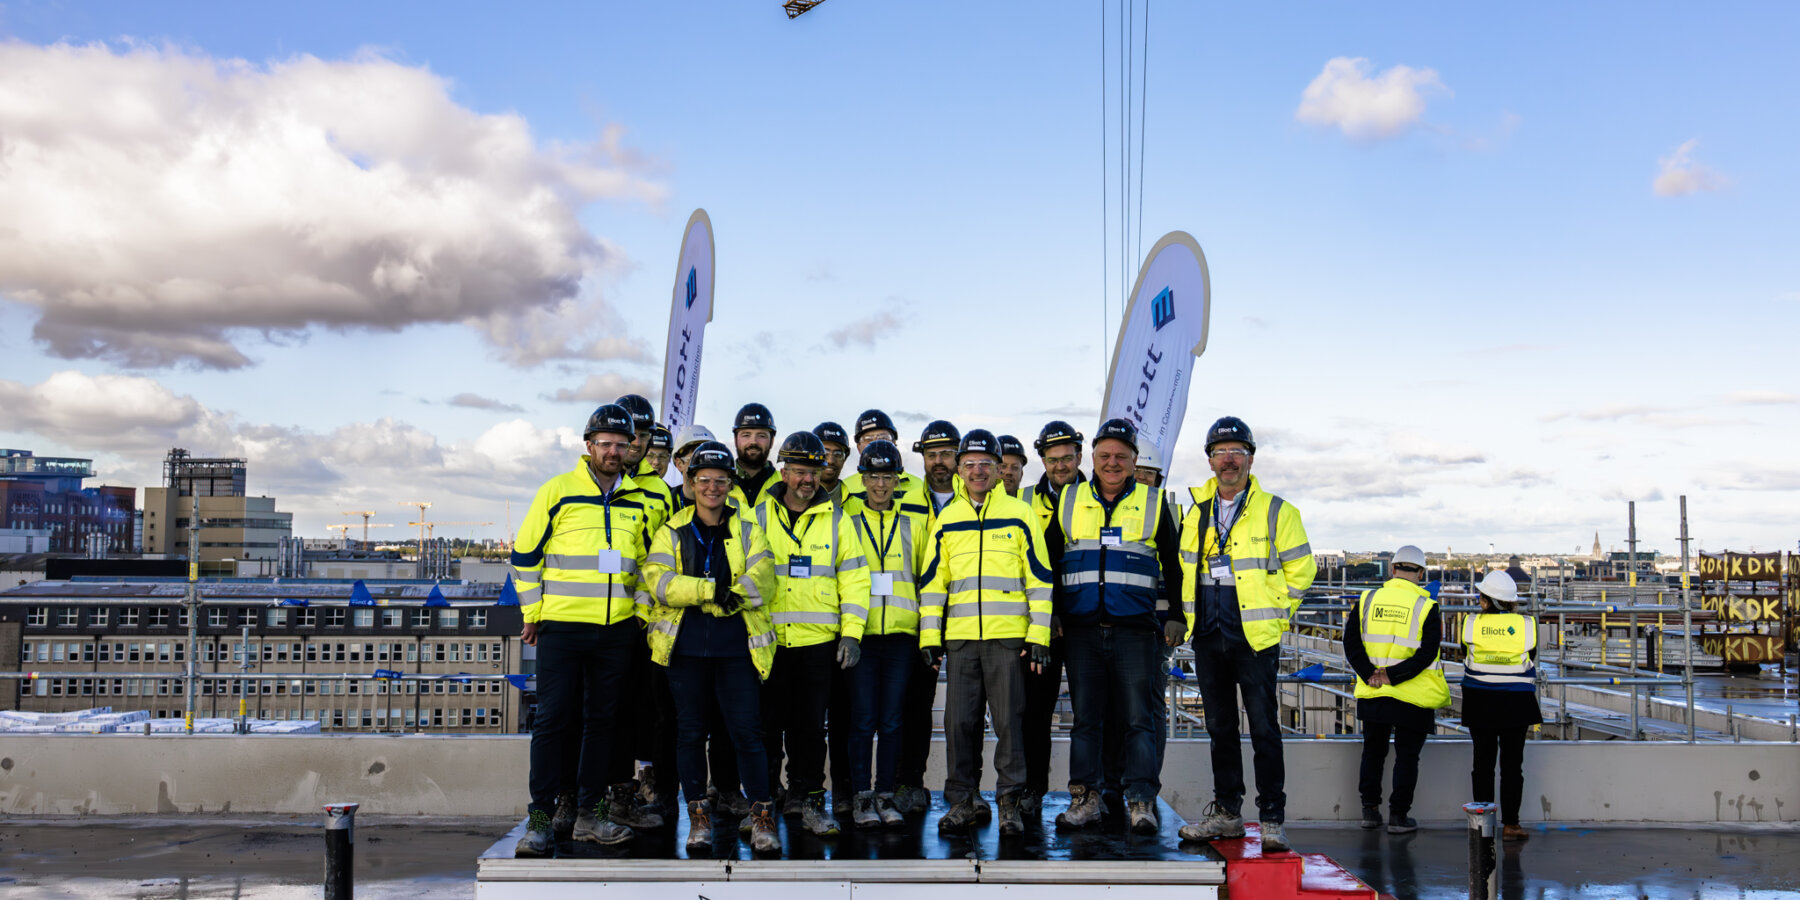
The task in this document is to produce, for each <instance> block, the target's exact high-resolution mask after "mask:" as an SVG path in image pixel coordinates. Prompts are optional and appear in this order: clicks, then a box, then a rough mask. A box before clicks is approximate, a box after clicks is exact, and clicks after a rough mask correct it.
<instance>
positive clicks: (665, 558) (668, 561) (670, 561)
mask: <svg viewBox="0 0 1800 900" xmlns="http://www.w3.org/2000/svg"><path fill="white" fill-rule="evenodd" d="M653 564H654V565H658V566H668V567H669V568H671V569H673V568H675V557H674V556H673V555H672V554H668V553H652V554H650V555H649V556H646V557H644V565H653Z"/></svg>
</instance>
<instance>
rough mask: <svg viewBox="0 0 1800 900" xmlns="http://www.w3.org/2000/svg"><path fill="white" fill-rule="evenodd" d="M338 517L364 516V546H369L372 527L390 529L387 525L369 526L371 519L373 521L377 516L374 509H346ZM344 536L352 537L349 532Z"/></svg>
mask: <svg viewBox="0 0 1800 900" xmlns="http://www.w3.org/2000/svg"><path fill="white" fill-rule="evenodd" d="M338 515H341V516H362V519H363V543H364V544H367V543H369V529H370V528H371V527H374V528H386V527H388V526H386V525H375V526H371V525H370V524H369V520H370V519H372V518H374V517H375V515H376V512H375V510H372V509H346V510H344V511H342V512H340V513H338ZM344 536H345V537H349V536H350V535H349V533H348V532H346V533H345V534H344Z"/></svg>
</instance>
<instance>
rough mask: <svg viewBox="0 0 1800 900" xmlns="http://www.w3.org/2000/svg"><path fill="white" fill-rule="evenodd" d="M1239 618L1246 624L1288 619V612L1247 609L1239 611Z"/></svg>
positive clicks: (1283, 610) (1271, 609) (1282, 610)
mask: <svg viewBox="0 0 1800 900" xmlns="http://www.w3.org/2000/svg"><path fill="white" fill-rule="evenodd" d="M1238 618H1239V619H1240V620H1242V621H1245V622H1261V621H1264V620H1267V619H1285V618H1287V610H1285V609H1275V608H1270V609H1245V610H1239V611H1238Z"/></svg>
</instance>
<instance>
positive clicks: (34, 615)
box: [25, 606, 50, 628]
mask: <svg viewBox="0 0 1800 900" xmlns="http://www.w3.org/2000/svg"><path fill="white" fill-rule="evenodd" d="M25 624H26V625H35V626H37V627H39V628H42V627H44V626H46V625H49V624H50V607H48V606H33V607H31V608H29V609H27V610H26V611H25Z"/></svg>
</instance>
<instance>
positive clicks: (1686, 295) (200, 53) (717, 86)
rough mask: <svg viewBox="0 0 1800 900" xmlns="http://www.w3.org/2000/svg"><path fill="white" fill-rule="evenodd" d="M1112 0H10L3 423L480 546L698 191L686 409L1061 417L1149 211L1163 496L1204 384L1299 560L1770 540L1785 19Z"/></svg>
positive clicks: (641, 385) (623, 325) (134, 463)
mask: <svg viewBox="0 0 1800 900" xmlns="http://www.w3.org/2000/svg"><path fill="white" fill-rule="evenodd" d="M1120 3H1121V0H1109V2H1099V0H1095V2H1081V3H1075V2H1032V3H1024V2H1019V3H984V4H969V3H957V2H947V0H944V2H939V0H909V2H906V3H882V2H871V0H826V2H825V3H823V4H822V5H820V6H818V7H817V8H815V9H814V10H813V11H811V12H809V13H807V14H805V15H804V16H801V17H800V18H798V19H795V20H792V21H790V20H789V19H788V18H787V16H786V15H785V14H784V12H783V11H782V9H781V4H780V3H779V2H778V0H719V2H711V3H699V2H679V0H670V2H662V3H636V4H625V3H605V4H566V5H557V4H529V3H522V4H512V5H508V6H506V7H505V8H500V7H495V6H492V5H486V4H454V3H432V4H424V3H412V4H408V3H392V4H373V5H371V4H347V3H345V4H332V3H320V4H306V5H304V6H294V5H287V6H280V5H269V4H261V5H252V6H244V5H242V4H213V3H183V4H144V3H83V4H67V3H39V2H14V0H7V2H5V3H4V4H3V5H0V446H5V447H15V448H23V449H30V450H33V451H35V452H37V453H39V454H41V455H69V456H79V457H88V458H92V459H94V460H95V466H96V469H97V470H98V477H97V478H96V479H95V481H94V482H92V483H109V484H126V485H136V486H153V485H155V484H156V483H157V478H158V477H159V466H160V462H161V459H162V457H163V455H164V454H165V453H166V452H167V450H168V449H169V448H170V447H177V446H179V447H184V448H186V449H188V450H190V451H191V452H192V453H194V454H195V455H199V456H243V457H246V458H247V459H248V460H249V467H250V469H249V483H250V489H251V491H252V493H257V494H267V495H272V496H275V497H277V498H278V499H279V507H280V508H281V509H285V510H290V511H292V512H293V513H294V514H295V527H296V532H297V533H299V534H301V535H304V536H309V537H325V536H327V535H328V534H329V532H327V530H326V528H325V526H326V525H329V524H335V523H343V522H352V521H354V522H360V521H361V519H360V517H353V518H347V517H345V516H343V515H341V512H342V511H343V510H362V509H372V510H379V511H380V514H379V515H378V516H377V517H376V521H377V522H391V523H394V524H395V525H396V526H399V527H397V528H395V529H394V530H393V531H390V532H387V533H388V534H395V533H396V532H405V531H408V529H406V528H405V527H404V524H405V523H407V522H409V521H412V519H411V518H410V516H411V514H412V512H413V511H412V510H411V509H410V508H408V507H405V506H401V505H399V503H400V501H407V500H424V501H430V502H431V503H433V507H432V509H431V510H430V513H429V515H430V517H431V519H432V520H433V521H443V522H455V521H461V522H492V523H494V524H493V525H490V526H473V525H471V526H454V527H451V526H446V527H445V528H442V529H439V530H438V531H437V534H438V535H439V536H446V537H500V536H503V534H504V533H505V531H506V529H507V523H508V522H512V523H516V522H517V521H518V519H519V518H520V517H521V516H522V514H523V510H524V507H525V505H526V504H528V503H529V501H530V499H531V497H532V495H533V493H534V491H535V489H536V487H537V485H538V484H540V483H542V482H543V481H544V480H545V479H546V478H548V477H550V476H551V475H553V474H555V473H556V472H558V471H563V470H566V469H568V468H569V467H571V466H572V465H574V464H575V463H576V461H577V458H578V455H579V452H580V438H579V430H580V428H581V425H582V423H583V422H584V421H585V420H586V417H587V415H588V413H589V412H591V411H592V409H593V407H594V406H595V405H597V404H598V403H602V402H607V401H610V400H612V399H614V398H616V397H617V396H618V395H619V394H620V393H623V392H626V391H636V392H640V393H644V394H646V395H648V396H650V397H651V398H652V400H655V399H657V396H656V395H657V392H658V386H659V385H660V382H661V372H662V360H661V354H662V347H663V343H664V337H665V336H664V332H665V329H666V327H667V321H668V303H669V298H670V288H671V281H672V278H673V275H674V268H675V261H676V260H675V258H676V254H677V250H678V247H679V242H680V236H681V235H680V231H681V228H682V225H683V224H684V223H685V222H686V221H687V219H688V216H689V215H690V213H692V211H693V210H694V209H696V208H704V209H705V210H706V211H707V212H708V214H709V216H710V217H711V220H712V222H713V226H714V229H715V233H716V243H717V253H718V258H717V260H718V261H717V289H716V295H715V315H714V319H713V322H712V324H711V326H710V328H709V330H708V332H707V338H706V356H705V360H706V369H705V383H704V384H703V386H702V389H701V394H700V397H699V406H698V410H699V415H698V418H699V421H700V422H701V423H702V424H706V425H708V426H709V427H711V428H712V429H713V430H714V431H715V432H720V433H723V432H724V431H725V430H727V429H728V428H729V426H730V421H731V416H732V413H733V412H734V411H735V410H736V409H737V407H738V406H739V405H741V404H742V403H744V402H747V401H751V400H756V401H760V402H763V403H766V404H767V405H768V406H770V407H771V408H772V409H773V411H774V414H775V417H776V421H777V424H778V425H779V426H780V427H781V430H782V431H783V432H786V431H790V430H798V429H804V428H810V427H811V426H813V425H815V424H817V423H818V422H820V421H823V420H827V419H830V420H835V421H837V422H840V423H844V424H850V423H852V422H853V421H854V419H855V417H856V416H857V414H858V413H859V412H861V411H862V410H863V409H866V408H869V407H879V408H883V409H885V410H887V411H888V412H890V413H892V414H893V415H894V416H895V418H896V419H897V420H899V424H900V427H901V429H902V430H903V431H904V432H906V434H904V435H903V439H902V443H903V444H907V445H910V443H911V441H912V440H914V439H915V438H916V436H917V431H918V430H919V429H921V428H922V427H923V425H924V424H925V422H926V421H927V420H928V419H934V418H945V419H949V420H951V421H952V422H954V423H956V424H957V425H959V426H960V427H962V428H963V429H965V430H966V429H969V428H973V427H986V428H990V429H993V430H995V431H996V432H1001V433H1007V432H1010V433H1013V434H1016V435H1018V436H1020V437H1022V438H1024V439H1025V440H1026V442H1027V443H1028V444H1029V442H1030V440H1031V438H1032V437H1033V436H1035V435H1036V433H1037V431H1038V429H1039V428H1040V427H1041V426H1042V425H1043V424H1044V423H1045V422H1046V421H1048V420H1050V419H1052V418H1057V419H1066V420H1068V421H1070V422H1072V423H1074V424H1075V425H1076V427H1077V428H1079V429H1081V430H1083V431H1087V432H1088V433H1090V434H1091V433H1092V429H1093V428H1094V427H1095V426H1096V425H1097V424H1098V422H1097V417H1098V413H1099V407H1100V404H1101V393H1102V391H1103V388H1104V384H1105V377H1106V365H1107V361H1106V354H1107V353H1109V352H1110V349H1111V347H1112V344H1113V338H1114V332H1115V331H1116V329H1117V327H1118V316H1119V309H1120V298H1121V294H1122V293H1123V291H1124V286H1123V285H1122V284H1121V281H1122V280H1128V279H1129V276H1130V275H1131V274H1134V273H1135V272H1136V269H1137V266H1138V264H1139V262H1141V259H1139V258H1138V257H1137V256H1136V255H1135V253H1134V251H1137V252H1141V251H1144V250H1147V249H1148V248H1149V247H1150V246H1151V245H1152V244H1154V243H1155V241H1156V238H1157V237H1159V236H1161V235H1163V234H1165V233H1167V232H1169V231H1174V230H1182V231H1186V232H1188V233H1189V234H1191V235H1193V236H1194V237H1195V238H1196V239H1197V240H1198V242H1199V243H1200V245H1201V246H1202V247H1203V248H1204V251H1205V253H1206V256H1207V262H1208V266H1209V270H1210V274H1211V285H1212V291H1213V297H1212V307H1211V311H1210V315H1211V333H1210V338H1209V343H1208V347H1207V350H1206V352H1205V354H1204V355H1203V356H1202V357H1201V358H1200V359H1199V360H1198V361H1197V363H1196V366H1195V374H1194V386H1193V390H1192V393H1191V396H1190V399H1189V405H1188V409H1187V417H1186V427H1185V429H1184V432H1183V441H1182V444H1181V446H1179V447H1178V448H1176V451H1175V454H1174V461H1173V463H1172V468H1171V472H1170V483H1171V485H1173V486H1188V485H1196V484H1199V483H1202V482H1203V481H1204V480H1205V479H1206V477H1207V475H1208V473H1207V472H1206V470H1205V460H1204V455H1203V453H1202V450H1201V447H1200V436H1201V435H1202V434H1203V433H1204V429H1205V427H1206V425H1207V424H1208V423H1210V422H1211V421H1212V420H1213V419H1215V418H1217V417H1219V416H1221V415H1227V414H1230V415H1236V416H1240V417H1242V418H1244V419H1245V420H1246V421H1248V422H1249V424H1250V425H1251V427H1252V429H1253V430H1254V431H1255V433H1256V436H1257V439H1258V455H1257V459H1256V462H1255V472H1256V474H1257V475H1258V476H1259V478H1260V480H1261V482H1262V483H1263V485H1264V487H1265V488H1266V489H1268V490H1270V491H1273V492H1275V493H1277V494H1280V495H1281V496H1283V497H1284V498H1285V499H1286V500H1287V501H1288V502H1289V503H1291V504H1293V505H1295V506H1296V507H1297V508H1298V509H1299V510H1301V512H1302V514H1303V516H1304V519H1305V522H1306V525H1307V528H1308V531H1309V534H1310V537H1311V542H1312V544H1313V546H1314V547H1316V548H1333V549H1336V548H1343V549H1349V550H1378V549H1391V548H1393V547H1395V546H1397V545H1399V544H1403V543H1413V544H1418V545H1420V546H1423V547H1425V548H1427V549H1429V550H1432V551H1434V552H1438V551H1444V550H1451V551H1458V550H1460V551H1485V550H1486V549H1487V547H1488V545H1490V544H1492V545H1494V546H1495V547H1496V548H1497V549H1499V550H1502V551H1505V550H1516V551H1521V552H1534V553H1555V554H1570V553H1575V552H1577V551H1579V552H1586V550H1587V549H1588V548H1589V547H1590V546H1591V544H1592V543H1593V541H1594V537H1595V535H1596V533H1597V534H1598V535H1599V539H1600V541H1601V542H1602V544H1604V545H1606V546H1608V547H1618V548H1620V549H1623V547H1624V542H1625V539H1626V504H1627V502H1628V501H1637V517H1638V528H1639V534H1640V537H1641V538H1642V539H1643V540H1644V541H1645V544H1644V545H1643V546H1644V547H1645V548H1646V549H1655V550H1659V551H1662V552H1665V553H1676V552H1679V546H1678V545H1677V542H1676V540H1675V539H1676V537H1677V535H1678V528H1679V519H1678V516H1679V512H1678V500H1679V498H1680V497H1682V496H1686V497H1687V500H1688V511H1689V516H1690V522H1691V529H1692V534H1693V536H1694V537H1695V538H1696V540H1697V542H1698V543H1697V545H1696V548H1697V549H1705V550H1709V551H1710V550H1722V549H1727V548H1729V549H1737V550H1748V549H1761V550H1769V549H1793V548H1795V546H1796V543H1795V542H1796V540H1800V454H1796V453H1794V452H1793V449H1792V448H1793V447H1794V446H1795V444H1796V441H1797V440H1800V369H1797V367H1796V365H1795V363H1794V362H1793V361H1792V353H1791V351H1790V349H1789V348H1790V347H1791V346H1792V344H1793V341H1794V336H1795V335H1796V334H1800V253H1797V252H1796V251H1795V248H1796V247H1800V216H1796V214H1795V213H1796V210H1800V179H1797V178H1796V166H1795V163H1794V160H1795V158H1796V152H1795V148H1796V147H1797V146H1800V116H1795V115H1793V111H1794V110H1795V109H1796V108H1797V107H1800V74H1797V73H1796V72H1795V70H1794V67H1793V65H1792V48H1793V47H1794V46H1800V9H1797V8H1795V7H1793V6H1791V5H1788V4H1772V3H1770V4H1734V3H1726V4H1719V5H1714V6H1709V7H1707V8H1706V9H1705V10H1696V9H1695V8H1693V7H1692V6H1691V5H1678V4H1670V3H1591V4H1577V5H1573V6H1568V5H1551V4H1540V5H1525V6H1519V5H1516V4H1515V5H1510V6H1504V7H1503V6H1499V5H1487V6H1476V5H1462V6H1456V7H1451V8H1446V7H1443V6H1441V5H1434V4H1419V3H1404V4H1384V5H1381V6H1379V7H1366V6H1354V5H1342V4H1332V5H1326V4H1318V5H1304V6H1291V5H1289V6H1270V5H1267V4H1248V5H1242V4H1240V5H1236V6H1228V5H1223V4H1177V3H1147V2H1144V0H1138V2H1136V3H1129V4H1127V5H1126V6H1124V7H1121V5H1120ZM1146 16H1147V25H1146V19H1145V17H1146ZM1122 20H1123V21H1122ZM1103 28H1104V33H1103ZM1122 33H1130V34H1132V35H1134V36H1135V38H1136V39H1137V41H1138V42H1137V43H1135V44H1133V49H1132V50H1131V51H1130V59H1129V63H1128V64H1125V69H1126V70H1127V71H1130V72H1132V73H1133V75H1132V78H1131V79H1130V81H1131V85H1132V87H1131V95H1130V103H1131V105H1132V108H1133V109H1134V112H1133V116H1132V119H1133V121H1132V123H1131V124H1130V127H1129V128H1128V129H1127V132H1128V133H1129V134H1131V135H1132V137H1131V139H1130V140H1129V142H1128V143H1129V156H1130V158H1131V161H1132V162H1131V165H1132V169H1133V172H1132V174H1131V176H1130V177H1129V179H1128V180H1126V181H1125V182H1124V184H1125V185H1127V193H1128V194H1129V195H1130V197H1131V202H1132V204H1133V209H1132V211H1131V213H1130V215H1129V220H1128V222H1127V223H1126V224H1123V225H1122V223H1121V221H1120V219H1121V213H1120V198H1119V194H1120V185H1121V181H1120V179H1121V174H1122V173H1121V167H1120V151H1121V127H1120V122H1119V119H1118V112H1119V109H1120V107H1121V106H1122V105H1123V104H1122V103H1121V97H1120V95H1119V90H1120V85H1121V80H1122V79H1121V74H1120V73H1121V65H1122V63H1121V60H1120V59H1119V56H1120V54H1121V46H1120V35H1121V34H1122ZM1103 53H1104V54H1105V55H1104V57H1103ZM1103 76H1104V83H1103ZM1140 104H1141V106H1140ZM1138 108H1141V109H1142V114H1141V116H1139V115H1138V114H1137V113H1136V112H1135V110H1136V109H1138ZM1140 128H1141V131H1140ZM1139 134H1141V139H1140V138H1139V137H1138V135H1139ZM1140 153H1141V157H1140V156H1139V154H1140ZM1140 158H1141V164H1140V163H1139V162H1138V160H1139V159H1140ZM1140 189H1141V196H1142V201H1141V204H1140V203H1138V202H1137V196H1138V192H1139V190H1140ZM1140 222H1141V224H1140ZM1122 231H1124V232H1126V234H1124V235H1123V236H1122V234H1121V232H1122ZM1122 242H1123V243H1124V249H1123V250H1122V249H1121V243H1122ZM1122 271H1124V272H1125V273H1126V275H1125V277H1124V278H1123V279H1122V278H1121V272H1122ZM911 462H912V464H913V465H914V466H915V470H916V464H917V458H916V457H911ZM1039 471H1040V468H1039V467H1038V466H1037V465H1036V464H1035V463H1034V464H1033V465H1032V466H1031V467H1030V469H1029V470H1028V477H1031V478H1035V477H1037V474H1038V473H1039Z"/></svg>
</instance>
